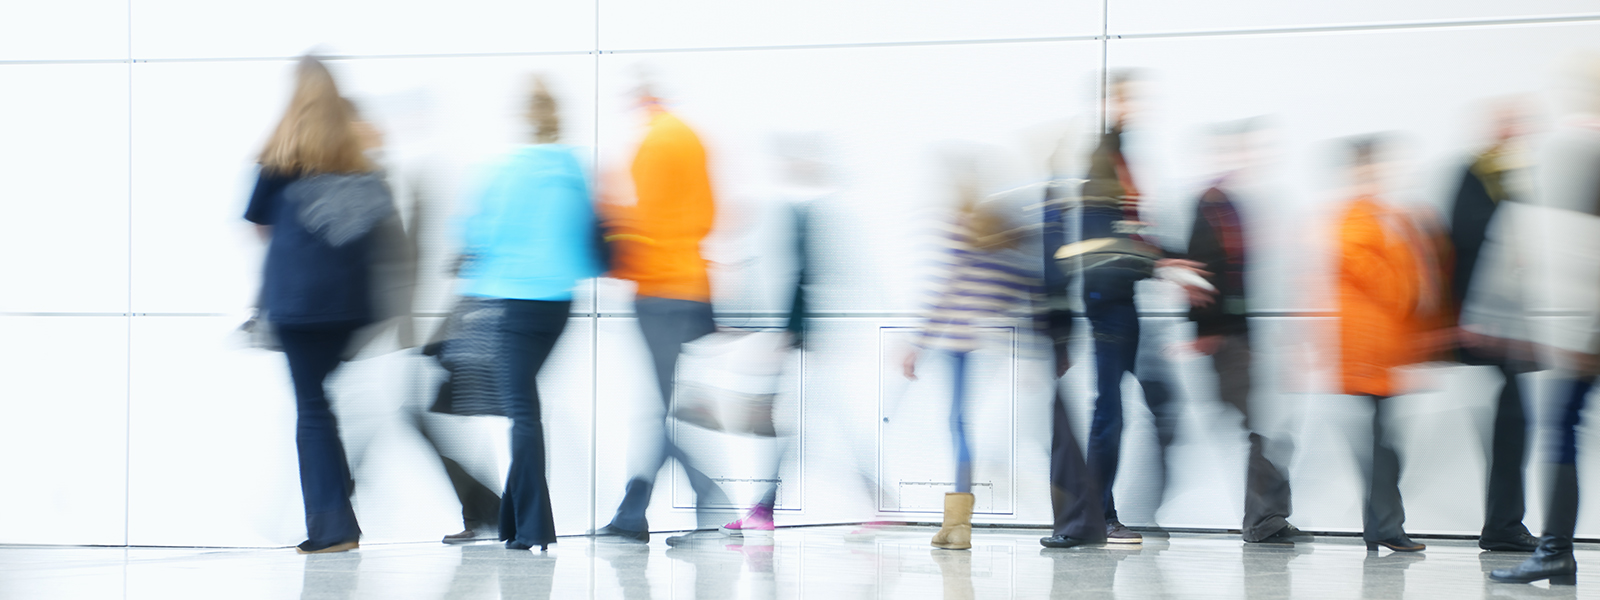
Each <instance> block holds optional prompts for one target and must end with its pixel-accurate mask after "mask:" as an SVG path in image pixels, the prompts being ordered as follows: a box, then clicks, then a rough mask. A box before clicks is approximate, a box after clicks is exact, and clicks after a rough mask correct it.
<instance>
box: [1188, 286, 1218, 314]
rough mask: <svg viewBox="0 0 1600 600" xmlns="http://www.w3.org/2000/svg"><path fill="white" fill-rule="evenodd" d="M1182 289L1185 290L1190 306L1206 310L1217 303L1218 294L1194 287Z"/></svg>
mask: <svg viewBox="0 0 1600 600" xmlns="http://www.w3.org/2000/svg"><path fill="white" fill-rule="evenodd" d="M1180 287H1182V288H1183V293H1184V294H1185V295H1187V296H1188V297H1189V306H1193V307H1195V308H1205V307H1207V306H1211V303H1213V302H1216V301H1217V293H1216V292H1213V291H1211V290H1207V289H1201V288H1197V287H1194V286H1192V285H1185V286H1180Z"/></svg>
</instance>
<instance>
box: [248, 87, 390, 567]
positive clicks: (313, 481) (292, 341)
mask: <svg viewBox="0 0 1600 600" xmlns="http://www.w3.org/2000/svg"><path fill="white" fill-rule="evenodd" d="M295 77H296V85H295V92H294V96H293V97H292V98H291V99H290V101H289V109H288V111H287V112H286V113H285V114H284V116H283V120H282V121H281V122H279V124H278V127H277V130H276V131H275V132H274V133H273V135H272V137H271V138H270V139H268V141H267V144H266V148H265V149H263V150H262V152H261V159H260V161H261V173H260V177H259V179H258V180H257V182H256V187H255V191H254V193H252V194H251V196H250V206H249V208H248V209H246V211H245V219H246V220H248V221H250V222H252V223H255V224H257V225H258V226H260V227H261V229H262V231H263V233H264V234H265V235H266V236H267V237H268V238H269V240H270V241H269V245H268V248H267V259H266V265H265V267H264V269H263V271H264V272H263V275H262V284H261V299H260V310H261V311H263V313H264V315H265V319H266V320H267V321H268V322H270V323H272V324H273V326H274V327H275V329H276V332H277V335H278V338H279V341H280V342H281V343H282V346H283V351H284V355H285V356H286V357H287V358H288V362H289V375H290V377H291V378H292V379H293V380H294V392H295V402H296V408H297V412H298V419H297V423H296V433H295V445H296V448H297V450H298V452H299V455H300V488H301V493H302V496H303V499H304V501H305V515H306V534H307V535H306V537H307V539H306V541H305V542H302V543H300V544H299V545H298V546H297V547H296V550H298V551H299V552H300V553H302V554H312V553H321V552H343V551H347V550H351V549H354V548H356V547H357V546H358V545H359V540H360V538H361V528H360V526H359V525H357V523H356V515H355V510H354V509H353V508H352V506H351V504H350V495H351V493H353V491H354V488H353V482H352V480H351V477H350V465H349V463H348V462H347V460H346V458H345V450H344V445H343V443H342V442H341V441H340V439H339V427H338V423H337V421H336V419H335V418H334V415H333V411H332V409H331V408H330V407H329V404H328V396H327V390H326V389H325V388H324V385H323V384H324V382H325V381H326V380H327V378H328V375H329V374H330V373H332V372H333V370H334V369H335V368H338V366H339V364H340V362H341V361H342V360H343V359H344V357H345V356H346V355H347V348H348V346H349V345H350V343H351V340H352V338H353V337H354V335H355V333H356V331H357V330H358V329H360V328H362V327H363V326H365V325H367V324H368V323H370V322H372V321H373V319H374V317H375V312H376V311H374V308H373V302H372V297H371V292H372V290H371V287H372V286H371V283H370V281H369V266H370V259H371V250H370V246H371V243H372V237H373V235H372V233H373V231H375V230H376V229H377V228H378V226H379V224H380V223H381V222H383V221H385V220H386V219H388V218H389V217H390V216H391V215H393V214H394V212H395V208H394V200H393V199H392V197H391V196H390V194H389V188H388V186H387V185H385V184H384V181H383V178H382V176H381V175H379V174H378V173H376V172H375V171H376V169H375V167H374V166H373V164H372V163H371V162H370V161H369V160H368V159H367V157H366V155H365V154H364V153H363V147H362V142H361V139H360V136H359V134H358V132H357V130H356V127H355V124H354V115H353V114H352V111H351V107H350V103H349V102H347V101H346V100H345V99H344V98H342V97H340V95H339V89H338V87H337V86H336V85H335V84H334V80H333V75H332V74H331V73H329V72H328V69H327V67H325V66H323V64H322V63H321V62H320V61H318V60H316V59H314V58H310V57H306V58H304V59H301V61H300V64H299V66H298V67H297V68H296V71H295Z"/></svg>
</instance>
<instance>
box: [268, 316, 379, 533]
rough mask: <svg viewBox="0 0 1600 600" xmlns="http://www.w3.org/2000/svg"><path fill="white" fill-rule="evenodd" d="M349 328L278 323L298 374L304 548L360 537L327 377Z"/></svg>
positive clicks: (336, 363) (293, 371)
mask: <svg viewBox="0 0 1600 600" xmlns="http://www.w3.org/2000/svg"><path fill="white" fill-rule="evenodd" d="M350 334H351V330H350V329H326V330H316V329H295V328H285V327H279V328H278V337H279V339H280V341H281V342H282V343H283V351H284V356H285V357H286V358H287V359H288V362H289V375H290V377H291V378H292V379H293V380H294V391H295V405H296V409H297V418H296V426H295V447H296V449H297V450H298V452H299V457H300V492H301V496H302V498H303V500H304V502H305V507H306V511H305V512H306V538H307V539H306V541H305V542H304V543H302V544H300V546H299V550H300V551H301V552H323V551H336V550H348V549H350V548H353V547H355V544H356V542H357V540H359V539H360V537H361V528H360V526H358V525H357V523H356V514H355V509H354V508H353V507H352V506H351V504H350V494H351V493H352V492H354V490H353V489H352V483H353V482H352V481H351V480H350V466H349V464H348V462H347V461H346V459H345V454H344V444H343V443H342V442H340V440H339V424H338V420H337V419H336V418H335V417H334V415H333V410H332V407H331V406H329V403H328V396H327V390H326V388H325V387H324V383H325V382H326V381H327V378H328V374H329V373H332V372H333V370H334V369H335V368H338V366H339V361H340V358H339V357H340V355H341V354H343V352H344V347H345V344H346V343H348V342H349V340H350Z"/></svg>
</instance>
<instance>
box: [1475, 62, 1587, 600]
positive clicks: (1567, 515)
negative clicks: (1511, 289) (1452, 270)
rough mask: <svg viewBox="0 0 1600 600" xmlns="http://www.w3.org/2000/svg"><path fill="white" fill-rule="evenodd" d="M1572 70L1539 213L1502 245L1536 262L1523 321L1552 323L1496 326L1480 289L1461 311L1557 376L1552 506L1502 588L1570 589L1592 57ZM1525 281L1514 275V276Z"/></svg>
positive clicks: (1545, 161)
mask: <svg viewBox="0 0 1600 600" xmlns="http://www.w3.org/2000/svg"><path fill="white" fill-rule="evenodd" d="M1578 67H1579V69H1580V71H1579V74H1578V77H1577V82H1576V83H1577V84H1578V88H1579V90H1580V93H1579V94H1578V98H1577V100H1578V106H1577V110H1576V111H1575V114H1572V115H1570V116H1569V118H1568V120H1567V122H1566V123H1565V124H1564V125H1563V126H1562V127H1561V129H1560V130H1559V131H1557V132H1556V134H1555V135H1553V136H1551V138H1550V139H1549V141H1548V142H1547V146H1546V147H1545V148H1544V149H1543V151H1542V152H1541V153H1540V157H1539V176H1538V182H1539V188H1538V189H1539V199H1538V201H1537V204H1538V206H1537V207H1536V209H1535V210H1532V211H1527V212H1528V214H1527V215H1526V216H1524V217H1523V218H1521V219H1519V223H1517V224H1516V225H1514V226H1513V227H1511V228H1510V229H1512V232H1511V234H1512V235H1515V236H1517V237H1519V238H1521V239H1519V240H1516V241H1515V242H1513V244H1510V245H1518V244H1520V245H1522V246H1523V247H1525V248H1526V249H1527V254H1530V255H1533V256H1534V259H1533V260H1532V261H1529V263H1528V264H1527V266H1530V267H1533V268H1532V269H1531V271H1532V272H1533V273H1534V274H1535V275H1534V277H1532V279H1533V281H1532V285H1528V286H1525V287H1526V288H1527V289H1531V290H1534V291H1535V292H1536V293H1534V294H1530V296H1531V297H1529V298H1528V299H1527V301H1526V302H1527V304H1526V307H1527V309H1528V310H1527V314H1525V316H1524V318H1526V317H1531V316H1534V315H1535V314H1537V313H1540V312H1547V313H1550V314H1545V315H1540V316H1542V317H1543V318H1541V319H1539V320H1538V323H1537V325H1533V324H1530V325H1529V326H1526V327H1516V326H1510V327H1506V326H1503V325H1502V324H1501V323H1499V322H1497V321H1496V319H1495V318H1494V316H1495V315H1494V314H1493V312H1492V311H1488V310H1479V309H1480V306H1479V305H1478V303H1477V300H1478V297H1479V293H1480V291H1482V292H1484V294H1485V295H1492V294H1491V292H1493V291H1497V290H1490V289H1483V288H1480V287H1474V288H1473V290H1472V296H1471V298H1470V299H1469V301H1468V310H1467V311H1466V312H1467V317H1466V318H1467V321H1468V325H1467V327H1468V328H1469V329H1477V330H1478V331H1479V332H1493V333H1491V335H1494V334H1497V333H1499V332H1504V331H1509V332H1517V331H1527V332H1530V333H1531V334H1532V335H1530V336H1528V337H1529V338H1530V339H1532V340H1533V341H1534V342H1535V344H1536V345H1537V346H1538V348H1539V350H1540V352H1541V354H1542V358H1543V359H1544V362H1545V363H1546V364H1547V365H1548V366H1549V367H1550V368H1551V369H1552V371H1554V373H1555V374H1556V377H1554V378H1552V384H1553V385H1552V387H1554V388H1555V395H1556V397H1555V400H1556V401H1557V404H1556V406H1557V407H1558V409H1557V411H1556V415H1557V419H1559V420H1558V422H1557V423H1556V425H1557V426H1556V428H1555V432H1554V433H1555V438H1556V439H1555V448H1554V449H1553V450H1554V452H1551V453H1550V454H1549V455H1548V456H1550V457H1551V460H1550V464H1548V465H1546V468H1547V469H1549V481H1550V505H1549V509H1548V511H1546V513H1545V523H1544V535H1543V536H1542V537H1540V538H1539V543H1538V547H1537V548H1535V550H1534V553H1533V556H1530V557H1528V560H1526V561H1524V562H1523V563H1522V564H1521V565H1519V566H1517V567H1516V568H1514V569H1496V570H1494V571H1492V572H1491V573H1490V574H1489V578H1490V579H1492V580H1495V581H1501V582H1508V583H1531V582H1534V581H1540V580H1544V579H1548V580H1550V583H1552V584H1560V585H1573V584H1575V583H1576V582H1577V573H1578V563H1577V559H1576V558H1575V557H1574V556H1573V553H1572V541H1573V537H1574V536H1575V535H1576V533H1577V525H1578V465H1577V463H1578V426H1579V425H1580V424H1581V423H1582V417H1583V409H1584V407H1585V405H1586V404H1587V403H1588V398H1589V393H1590V392H1591V391H1592V390H1593V388H1594V382H1595V376H1596V375H1597V374H1600V56H1595V55H1588V56H1584V57H1582V59H1581V60H1580V61H1579V64H1578ZM1519 208H1520V207H1519ZM1523 272H1525V271H1521V270H1516V269H1513V270H1512V274H1513V275H1514V276H1516V275H1521V273H1523ZM1518 283H1521V281H1518ZM1516 289H1523V287H1518V288H1516ZM1558 315H1559V316H1558ZM1513 341H1514V338H1513Z"/></svg>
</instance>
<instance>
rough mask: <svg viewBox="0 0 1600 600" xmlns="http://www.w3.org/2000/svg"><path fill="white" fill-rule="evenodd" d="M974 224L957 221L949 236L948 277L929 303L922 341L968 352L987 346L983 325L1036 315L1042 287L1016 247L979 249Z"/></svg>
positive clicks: (924, 344) (933, 346)
mask: <svg viewBox="0 0 1600 600" xmlns="http://www.w3.org/2000/svg"><path fill="white" fill-rule="evenodd" d="M972 239H973V236H972V234H971V229H970V228H969V227H968V226H967V224H966V223H965V222H961V221H958V222H956V223H952V224H950V225H949V226H948V228H947V231H946V234H945V236H944V244H945V248H944V253H943V256H944V261H945V264H944V265H943V272H944V277H943V280H942V281H941V282H940V284H939V287H938V288H937V289H938V290H939V291H938V295H937V296H935V297H934V299H933V301H932V302H931V303H930V305H929V306H928V308H927V311H926V313H925V314H926V321H925V322H924V324H923V328H922V335H921V336H920V338H919V339H918V341H917V345H918V346H921V347H923V348H929V349H940V350H950V351H955V352H969V351H972V350H976V349H978V347H979V346H981V345H982V342H983V339H982V335H983V329H984V328H985V327H986V326H987V327H993V326H1003V325H1005V324H1009V322H1010V320H1014V319H1016V318H1018V317H1030V316H1037V315H1034V314H1033V313H1034V312H1035V311H1034V310H1033V308H1034V307H1036V306H1038V305H1039V303H1038V300H1039V295H1040V293H1041V291H1042V288H1041V282H1040V281H1039V277H1038V273H1037V269H1034V268H1030V266H1031V265H1030V263H1028V262H1026V260H1025V259H1026V258H1027V257H1026V256H1024V255H1023V254H1022V253H1020V252H1017V251H1015V250H1006V249H993V250H985V249H979V248H977V247H976V246H974V245H973V243H972Z"/></svg>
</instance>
